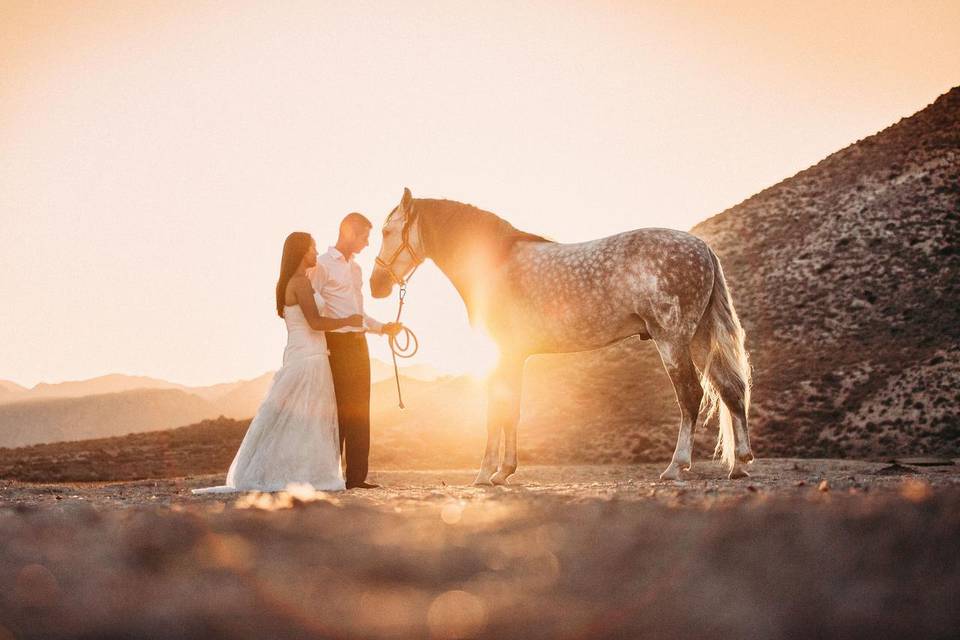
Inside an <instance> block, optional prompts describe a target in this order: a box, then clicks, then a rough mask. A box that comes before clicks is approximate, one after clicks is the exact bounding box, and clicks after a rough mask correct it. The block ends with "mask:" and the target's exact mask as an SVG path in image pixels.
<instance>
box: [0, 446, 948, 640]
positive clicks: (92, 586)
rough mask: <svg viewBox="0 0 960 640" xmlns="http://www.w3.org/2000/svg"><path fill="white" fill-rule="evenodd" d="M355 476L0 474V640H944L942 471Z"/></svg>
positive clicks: (768, 467)
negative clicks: (680, 639)
mask: <svg viewBox="0 0 960 640" xmlns="http://www.w3.org/2000/svg"><path fill="white" fill-rule="evenodd" d="M661 466H662V465H630V466H613V465H610V466H567V467H563V466H551V467H528V468H524V469H522V470H521V472H519V473H518V474H517V476H516V477H515V480H514V484H513V485H512V486H508V487H496V488H475V487H472V486H470V485H469V482H470V481H471V480H472V478H473V471H472V470H451V471H409V472H404V471H391V472H381V473H377V474H373V476H372V478H371V479H373V480H375V481H378V482H381V483H382V484H383V485H384V488H382V489H378V490H370V491H351V492H346V493H341V494H322V493H318V494H314V493H312V492H305V491H302V490H297V489H295V488H291V491H290V492H288V493H281V494H241V495H232V496H202V497H200V496H193V495H192V494H190V491H189V490H190V488H193V487H199V486H207V485H211V484H219V483H220V482H221V481H222V479H223V478H222V476H196V477H188V478H178V479H163V480H155V481H154V480H150V481H136V482H124V483H88V484H74V483H71V484H37V483H21V482H15V481H0V539H2V540H3V541H4V544H3V545H2V547H0V639H5V638H8V637H13V638H40V637H55V638H67V637H84V638H86V637H89V638H103V637H117V638H120V637H124V638H127V637H144V638H168V637H169V638H173V637H176V638H217V637H250V638H265V637H297V638H301V637H317V638H326V637H329V638H421V637H422V638H514V637H524V638H599V637H609V638H635V637H654V638H656V637H677V636H678V635H680V634H683V635H690V636H699V635H703V634H707V633H711V634H716V633H725V634H727V635H728V636H729V637H737V638H798V637H830V636H842V637H871V638H877V637H911V638H913V637H948V636H949V637H952V636H953V635H954V632H955V630H956V629H957V628H958V627H960V610H958V608H957V607H956V606H955V604H956V596H957V594H958V593H960V557H958V554H957V553H956V541H957V540H958V539H960V466H958V465H955V464H951V465H946V466H935V467H920V466H903V465H890V464H888V463H872V462H862V461H851V460H786V459H778V460H760V461H758V462H757V463H756V464H755V465H753V474H754V475H753V477H752V478H750V479H747V480H745V481H738V482H730V481H728V480H726V479H725V478H724V477H723V476H722V474H721V472H720V470H719V469H718V468H717V467H716V466H715V465H713V464H702V465H700V466H698V467H697V468H696V469H695V471H694V473H692V474H691V477H690V479H689V480H687V481H685V482H660V481H659V480H657V474H658V473H659V471H661V468H660V467H661Z"/></svg>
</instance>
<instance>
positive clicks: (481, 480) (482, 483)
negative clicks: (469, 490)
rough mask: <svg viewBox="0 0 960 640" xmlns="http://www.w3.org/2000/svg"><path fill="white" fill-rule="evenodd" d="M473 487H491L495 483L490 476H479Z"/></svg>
mask: <svg viewBox="0 0 960 640" xmlns="http://www.w3.org/2000/svg"><path fill="white" fill-rule="evenodd" d="M473 486H475V487H491V486H493V482H492V481H491V479H490V476H488V475H480V476H477V479H476V480H474V481H473Z"/></svg>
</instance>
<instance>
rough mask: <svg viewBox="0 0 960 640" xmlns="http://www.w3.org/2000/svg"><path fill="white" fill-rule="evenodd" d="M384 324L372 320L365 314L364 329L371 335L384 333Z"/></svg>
mask: <svg viewBox="0 0 960 640" xmlns="http://www.w3.org/2000/svg"><path fill="white" fill-rule="evenodd" d="M383 324H384V323H382V322H380V321H379V320H376V319H374V318H371V317H370V316H368V315H367V314H363V328H364V329H366V330H367V331H369V332H371V333H378V334H382V333H383Z"/></svg>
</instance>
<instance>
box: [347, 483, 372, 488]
mask: <svg viewBox="0 0 960 640" xmlns="http://www.w3.org/2000/svg"><path fill="white" fill-rule="evenodd" d="M379 488H380V485H378V484H373V483H372V482H348V483H347V489H379Z"/></svg>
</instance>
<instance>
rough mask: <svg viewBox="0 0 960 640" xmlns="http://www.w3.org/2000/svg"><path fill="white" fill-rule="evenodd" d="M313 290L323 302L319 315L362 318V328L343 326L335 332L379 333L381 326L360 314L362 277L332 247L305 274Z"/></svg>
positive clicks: (352, 261) (381, 324)
mask: <svg viewBox="0 0 960 640" xmlns="http://www.w3.org/2000/svg"><path fill="white" fill-rule="evenodd" d="M307 277H309V278H310V282H311V283H312V284H313V290H314V291H316V292H317V293H319V294H320V297H321V298H323V301H324V302H325V303H326V309H325V310H324V311H323V315H325V316H327V317H328V318H346V317H347V316H352V315H354V314H358V313H359V314H361V315H363V327H362V328H361V327H343V328H342V329H337V333H347V332H350V331H365V330H366V331H372V332H373V333H383V323H382V322H380V321H379V320H375V319H373V318H371V317H370V316H368V315H367V314H365V313H363V274H362V273H361V272H360V265H358V264H357V263H356V262H355V261H354V260H353V258H352V257H351V258H350V259H349V260H348V259H347V258H346V257H344V255H343V254H342V253H340V251H339V249H337V248H336V247H330V249H329V250H328V251H327V252H326V253H324V254H323V255H319V256H317V266H316V267H314V268H313V269H309V270H308V271H307Z"/></svg>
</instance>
